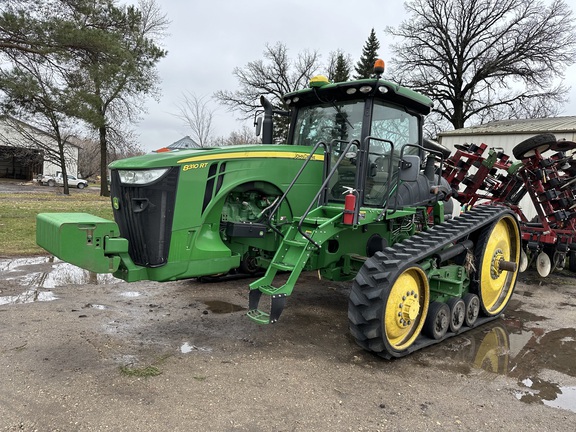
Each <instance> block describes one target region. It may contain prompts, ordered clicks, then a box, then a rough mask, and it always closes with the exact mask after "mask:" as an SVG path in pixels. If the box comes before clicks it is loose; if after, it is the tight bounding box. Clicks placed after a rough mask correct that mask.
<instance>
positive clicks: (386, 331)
mask: <svg viewBox="0 0 576 432" xmlns="http://www.w3.org/2000/svg"><path fill="white" fill-rule="evenodd" d="M392 262H393V263H394V264H392ZM429 293H430V288H429V285H428V278H427V276H426V273H424V270H422V269H421V268H420V267H419V266H415V265H413V266H409V267H405V268H403V269H402V268H398V267H397V261H392V260H388V259H387V258H386V257H385V256H384V255H383V254H382V253H380V252H378V253H376V254H375V256H374V257H372V258H370V259H369V260H367V261H366V263H365V264H364V266H363V267H362V268H361V269H360V272H359V273H358V275H357V276H356V279H355V280H354V283H353V285H352V290H351V292H350V300H349V303H348V318H349V322H350V331H351V333H352V335H353V336H354V338H355V339H356V342H357V343H358V344H359V345H360V346H362V347H363V348H364V349H366V350H368V351H373V352H375V353H377V354H379V355H382V356H384V357H387V356H393V357H399V356H401V355H403V353H405V352H406V350H408V349H409V348H410V347H411V346H412V345H413V344H414V342H415V341H416V339H417V338H418V336H419V335H420V332H421V331H422V327H423V325H424V320H425V318H426V314H427V312H428V303H429V301H430V300H429V296H430V294H429Z"/></svg>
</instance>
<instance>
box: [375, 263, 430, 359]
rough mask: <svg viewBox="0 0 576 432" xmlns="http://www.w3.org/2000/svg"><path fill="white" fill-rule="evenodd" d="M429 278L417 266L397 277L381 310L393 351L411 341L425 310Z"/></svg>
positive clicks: (401, 348)
mask: <svg viewBox="0 0 576 432" xmlns="http://www.w3.org/2000/svg"><path fill="white" fill-rule="evenodd" d="M428 297H429V286H428V278H427V277H426V274H425V273H424V271H423V270H422V269H421V268H420V267H411V268H409V269H407V270H405V271H404V272H402V273H401V274H400V276H398V278H397V279H396V281H395V282H394V284H393V285H392V287H391V288H390V293H389V295H388V300H387V302H386V307H385V310H384V334H385V336H386V340H387V342H388V343H389V344H390V346H391V347H392V348H393V349H395V350H403V349H406V348H408V347H409V346H410V345H412V344H413V343H414V341H415V340H416V338H417V337H418V335H419V334H420V331H421V330H422V326H423V325H424V319H425V318H426V313H427V312H428Z"/></svg>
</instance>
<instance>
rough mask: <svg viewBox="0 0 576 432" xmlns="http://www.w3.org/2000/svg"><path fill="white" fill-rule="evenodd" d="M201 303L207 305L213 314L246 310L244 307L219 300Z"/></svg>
mask: <svg viewBox="0 0 576 432" xmlns="http://www.w3.org/2000/svg"><path fill="white" fill-rule="evenodd" d="M203 303H204V304H205V305H206V306H207V307H208V310H209V311H210V312H212V313H215V314H227V313H232V312H240V311H244V310H246V308H245V307H242V306H238V305H235V304H233V303H228V302H225V301H220V300H208V301H204V302H203Z"/></svg>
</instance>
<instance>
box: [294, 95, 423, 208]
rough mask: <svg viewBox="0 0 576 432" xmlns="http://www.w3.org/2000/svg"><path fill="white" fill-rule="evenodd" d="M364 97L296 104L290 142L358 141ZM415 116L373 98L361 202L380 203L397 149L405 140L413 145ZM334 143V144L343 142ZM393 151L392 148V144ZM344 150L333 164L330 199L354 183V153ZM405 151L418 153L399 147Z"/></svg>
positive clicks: (335, 154) (336, 198) (416, 131)
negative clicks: (352, 99) (307, 104)
mask: <svg viewBox="0 0 576 432" xmlns="http://www.w3.org/2000/svg"><path fill="white" fill-rule="evenodd" d="M364 108H365V100H356V101H347V102H339V103H326V104H322V105H315V106H309V107H302V108H300V110H299V111H298V117H297V119H296V123H295V129H294V131H295V133H294V139H293V143H294V144H296V145H314V144H316V143H317V142H319V141H323V142H324V143H326V144H329V143H331V142H332V141H333V140H335V139H336V140H340V141H343V142H344V143H347V142H349V141H351V140H353V139H357V140H359V141H362V139H363V138H365V137H362V135H361V134H362V122H363V119H364V113H365V109H364ZM419 131H420V127H419V118H418V116H416V115H412V114H410V113H407V112H406V111H405V110H404V109H402V108H400V107H398V106H395V105H392V104H387V103H385V102H383V101H379V100H374V104H373V109H372V115H371V125H370V131H369V132H368V133H369V136H370V137H371V139H369V141H368V142H366V144H367V146H368V148H367V150H368V151H367V153H368V155H367V158H368V160H367V165H366V169H365V173H364V176H365V179H364V197H363V198H364V205H368V206H382V205H383V204H384V203H385V201H386V199H387V197H388V194H389V193H390V191H389V187H390V186H392V184H391V183H390V184H389V183H388V180H389V177H390V176H392V178H391V179H390V180H392V179H393V178H395V173H396V171H397V170H398V160H399V159H400V152H401V151H402V148H403V147H404V146H406V145H407V144H418V143H419ZM344 143H342V144H338V145H337V146H336V148H340V147H342V146H343V145H344ZM391 144H392V145H393V150H392V145H391ZM357 150H358V149H357V148H356V146H354V150H352V149H351V150H350V151H349V153H350V156H346V158H345V159H344V160H342V162H341V163H340V165H339V166H338V168H337V170H336V172H335V175H334V177H333V178H332V179H331V182H330V185H329V189H330V194H329V196H330V200H333V201H343V200H344V196H345V191H346V190H348V188H355V187H357V185H358V183H357V179H356V170H357V167H358V165H357V161H356V157H357V155H356V151H357ZM404 151H405V152H406V153H415V152H418V149H417V148H416V147H409V148H407V149H405V150H404ZM340 154H341V153H340V152H338V151H333V152H332V153H331V156H332V157H331V160H330V161H329V164H330V166H334V164H335V163H336V159H338V157H339V156H340Z"/></svg>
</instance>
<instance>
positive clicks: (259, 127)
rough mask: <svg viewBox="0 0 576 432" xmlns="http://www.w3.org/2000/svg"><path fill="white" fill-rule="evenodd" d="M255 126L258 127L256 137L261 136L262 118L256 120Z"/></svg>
mask: <svg viewBox="0 0 576 432" xmlns="http://www.w3.org/2000/svg"><path fill="white" fill-rule="evenodd" d="M254 126H256V136H260V132H262V117H258V118H257V119H256V121H255V122H254Z"/></svg>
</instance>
